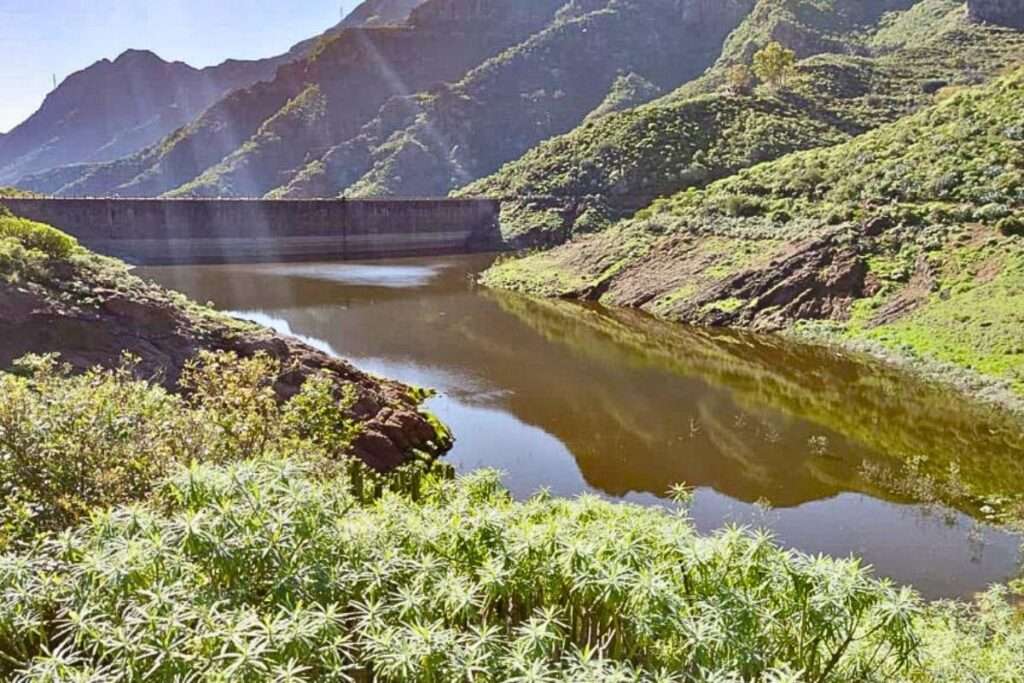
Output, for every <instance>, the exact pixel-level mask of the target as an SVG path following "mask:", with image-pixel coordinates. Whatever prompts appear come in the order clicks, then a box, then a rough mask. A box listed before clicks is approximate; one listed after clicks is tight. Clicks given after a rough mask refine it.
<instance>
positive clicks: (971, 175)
mask: <svg viewBox="0 0 1024 683" xmlns="http://www.w3.org/2000/svg"><path fill="white" fill-rule="evenodd" d="M1010 35H1011V34H1009V33H1004V34H1003V38H1004V41H1005V40H1007V39H1009V36H1010ZM1018 46H1019V43H1018ZM1017 54H1018V61H1017V63H1018V64H1020V61H1019V56H1020V54H1022V53H1020V52H1018V53H1017ZM1021 111H1024V68H1016V69H1015V70H1012V71H1010V72H1009V73H1008V74H1007V75H1006V76H1003V77H1001V78H997V79H995V80H994V81H993V82H991V83H990V84H988V85H981V86H973V87H972V86H960V87H956V88H951V89H947V90H945V91H944V92H940V95H939V97H938V98H937V101H936V102H935V103H933V104H932V105H930V106H928V107H925V108H923V109H922V110H920V111H919V112H918V113H916V114H913V115H911V116H907V117H903V118H901V119H899V120H898V121H896V122H894V123H891V124H887V125H884V126H882V127H880V128H878V129H876V130H873V131H871V132H868V133H865V134H863V135H859V136H856V137H854V138H852V139H850V140H849V141H847V142H845V143H842V144H839V145H834V146H829V147H822V148H819V149H812V150H807V151H801V152H796V153H793V154H789V155H786V156H783V157H781V158H780V159H778V160H776V161H773V162H770V163H765V164H760V165H757V166H753V167H752V168H748V169H745V170H742V171H739V172H738V173H735V174H733V175H731V176H730V177H728V178H725V179H722V180H719V181H717V182H714V183H712V184H710V185H708V186H707V187H705V188H704V189H700V190H697V189H689V190H686V191H684V192H680V193H678V194H676V195H674V196H672V197H671V198H669V199H665V200H661V201H658V202H655V203H654V204H653V205H651V206H649V207H648V208H646V209H644V210H643V211H640V212H639V213H638V214H637V215H636V216H635V217H634V218H633V219H631V220H627V221H622V222H619V223H618V224H616V225H615V226H614V227H612V228H610V229H608V230H604V231H602V232H599V233H596V234H591V235H581V236H578V237H576V238H574V239H572V240H570V241H569V242H568V243H566V244H565V245H564V246H561V247H558V248H556V249H554V250H551V251H548V252H542V253H539V254H536V255H533V256H529V257H526V258H524V259H520V260H513V261H510V262H506V263H503V264H501V265H499V266H498V267H497V268H495V269H494V270H492V271H491V272H490V273H488V274H487V275H486V277H485V281H486V282H487V283H488V284H491V285H494V286H503V287H508V288H513V289H518V290H521V291H531V292H534V293H541V294H548V295H557V296H562V297H576V298H584V299H599V300H601V301H603V302H606V303H609V304H614V305H621V306H629V307H635V308H641V309H643V310H645V311H648V312H650V313H652V314H655V315H658V316H661V317H664V318H667V319H670V320H674V321H680V322H686V323H691V324H697V325H710V326H718V325H728V326H735V327H745V328H752V329H758V330H771V331H777V330H788V331H791V332H798V333H801V334H804V335H809V336H812V337H815V338H825V339H827V340H830V341H838V342H840V343H843V344H847V345H851V346H855V347H857V348H867V349H869V350H873V351H875V352H877V353H880V354H883V355H885V356H886V357H888V358H902V359H904V360H907V361H908V362H912V363H914V365H915V366H916V367H919V368H922V369H924V370H926V371H929V372H934V373H936V374H938V375H939V376H941V377H943V378H944V379H947V380H951V381H953V382H954V383H957V384H959V385H960V386H963V387H965V388H969V389H970V390H971V391H972V393H974V394H975V395H977V396H981V395H988V396H989V397H994V398H997V399H999V400H1002V401H1004V402H1011V403H1014V402H1015V404H1016V405H1018V406H1020V405H1022V398H1024V318H1022V316H1021V311H1024V126H1022V120H1021V117H1020V112H1021Z"/></svg>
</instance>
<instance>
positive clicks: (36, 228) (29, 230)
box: [0, 212, 78, 259]
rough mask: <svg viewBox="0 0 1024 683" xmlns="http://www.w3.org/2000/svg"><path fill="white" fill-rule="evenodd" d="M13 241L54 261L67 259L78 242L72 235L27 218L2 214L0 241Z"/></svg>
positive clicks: (0, 218)
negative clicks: (5, 239) (6, 239)
mask: <svg viewBox="0 0 1024 683" xmlns="http://www.w3.org/2000/svg"><path fill="white" fill-rule="evenodd" d="M4 238H8V239H13V240H15V241H17V242H19V243H20V244H21V245H22V246H24V247H25V248H26V249H32V250H35V251H38V252H41V253H43V254H45V255H46V256H47V257H49V258H52V259H61V258H67V257H68V256H69V255H70V254H71V252H72V251H74V249H75V247H77V246H78V242H77V241H76V240H75V238H73V237H71V236H70V235H66V234H65V233H63V232H61V231H60V230H57V229H56V228H51V227H50V226H48V225H44V224H42V223H36V222H35V221H30V220H27V219H25V218H18V217H16V216H13V215H11V214H10V212H5V213H0V239H4Z"/></svg>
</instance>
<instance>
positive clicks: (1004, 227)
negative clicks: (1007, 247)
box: [996, 214, 1024, 237]
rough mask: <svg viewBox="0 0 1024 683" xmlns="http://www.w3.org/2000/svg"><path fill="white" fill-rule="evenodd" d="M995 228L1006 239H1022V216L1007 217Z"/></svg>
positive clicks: (1023, 232) (1023, 220) (1023, 221)
mask: <svg viewBox="0 0 1024 683" xmlns="http://www.w3.org/2000/svg"><path fill="white" fill-rule="evenodd" d="M996 228H998V229H999V232H1001V233H1003V234H1004V235H1006V236H1007V237H1024V215H1020V214H1018V215H1016V216H1007V217H1006V218H1003V219H1002V220H1000V221H999V222H998V223H997V224H996Z"/></svg>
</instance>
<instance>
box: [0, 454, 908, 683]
mask: <svg viewBox="0 0 1024 683" xmlns="http://www.w3.org/2000/svg"><path fill="white" fill-rule="evenodd" d="M348 484H349V482H348V481H347V479H346V475H345V474H340V475H338V476H337V477H334V478H328V479H326V480H324V479H321V478H319V477H317V476H316V475H315V474H314V473H313V472H312V471H311V470H310V468H308V467H304V466H302V465H299V464H297V463H295V462H284V461H273V460H270V461H260V462H247V463H244V464H240V465H234V466H229V467H227V468H223V469H221V468H216V467H199V466H197V467H193V468H191V469H189V470H188V471H186V472H182V473H180V474H178V475H176V476H175V477H173V478H171V479H170V480H169V481H168V482H167V483H166V484H165V485H163V486H162V487H161V488H160V489H159V490H158V491H157V492H156V495H155V500H154V503H153V505H152V506H151V507H149V508H133V509H128V510H120V511H116V512H111V513H102V514H97V515H95V516H94V517H93V519H92V521H91V524H89V525H88V526H87V527H85V528H83V529H82V530H80V531H78V532H75V533H71V534H67V535H64V536H62V537H60V538H58V539H54V540H52V541H50V542H48V543H46V544H44V545H41V546H40V547H39V548H38V549H37V550H35V551H34V552H32V553H29V554H26V555H23V556H21V557H7V558H4V559H3V560H2V563H0V586H2V590H3V594H4V595H5V596H6V599H5V601H4V604H3V605H2V606H0V650H2V651H3V652H4V653H5V655H7V656H8V657H10V661H12V662H17V663H19V664H20V663H23V662H26V663H29V668H28V669H27V671H26V673H25V676H24V680H57V679H67V678H68V677H79V678H80V679H82V680H84V679H85V678H86V677H87V676H94V678H93V679H92V680H105V677H104V675H103V674H104V673H106V674H108V675H109V676H110V679H111V680H113V679H114V674H115V672H116V673H117V674H118V675H119V676H121V677H123V679H126V680H143V679H145V680H167V681H170V680H180V679H182V678H186V677H190V676H195V675H197V674H201V675H202V677H203V678H204V680H232V681H246V680H252V681H256V680H273V679H277V680H370V679H373V680H381V681H455V680H479V681H486V680H518V681H550V680H594V681H608V680H622V681H636V680H687V679H690V680H706V679H709V678H710V679H715V680H738V679H741V678H742V679H745V680H746V679H764V680H807V681H825V680H833V681H846V680H879V681H882V680H892V679H893V677H895V676H897V675H901V674H903V673H905V672H906V671H907V670H908V667H909V666H910V665H911V664H912V660H913V656H914V653H915V651H916V648H917V646H918V640H917V635H916V633H915V631H914V629H913V622H914V620H915V619H916V618H917V617H918V615H919V614H920V610H921V607H920V605H919V603H918V601H917V599H916V598H915V597H914V596H913V594H912V593H911V592H909V591H907V590H902V591H897V590H894V589H892V588H891V587H889V586H887V585H885V584H882V583H878V582H875V581H873V580H871V579H870V578H869V577H868V575H867V573H866V572H865V571H864V569H863V568H862V567H861V566H860V565H859V563H857V562H856V561H853V560H848V561H834V560H830V559H823V558H812V557H805V556H802V555H798V554H791V553H787V552H785V551H782V550H779V549H778V548H776V547H775V546H774V545H773V544H772V543H771V542H770V539H769V538H768V537H766V536H765V535H762V534H747V533H745V532H743V531H740V530H735V529H732V530H726V531H723V532H720V533H718V534H717V535H715V536H713V537H708V538H702V537H699V536H697V535H696V534H695V532H694V530H693V528H692V526H691V525H690V524H689V522H688V521H687V520H686V519H685V518H683V517H680V516H672V515H669V514H667V513H664V512H662V511H658V510H653V509H644V508H639V507H633V506H628V505H613V504H609V503H605V502H602V501H599V500H598V499H595V498H584V499H580V500H577V501H566V500H555V499H551V498H548V497H545V496H541V497H538V498H536V499H534V500H531V501H529V502H527V503H516V502H513V501H512V500H511V499H510V498H509V496H508V495H507V494H506V493H505V492H504V491H503V490H502V489H501V487H500V485H499V483H498V478H497V476H496V475H494V474H479V475H475V476H473V477H470V478H467V479H463V480H461V481H458V482H451V481H447V480H445V479H444V478H442V477H427V478H426V479H425V480H424V486H423V488H422V489H421V490H420V496H419V500H418V501H416V500H414V499H413V497H411V496H407V495H400V494H392V493H386V494H385V495H384V496H383V497H382V498H381V499H380V500H378V501H376V502H373V503H370V504H363V503H361V502H360V501H359V499H357V498H355V497H353V496H352V495H351V494H350V493H349V491H350V486H349V485H348ZM33 655H35V657H34V658H33V657H32V656H33ZM796 671H801V672H802V673H801V674H799V675H797V674H796V673H795V672H796ZM288 672H290V675H291V676H292V678H290V679H288V678H287V675H288Z"/></svg>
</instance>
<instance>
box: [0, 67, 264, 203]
mask: <svg viewBox="0 0 1024 683" xmlns="http://www.w3.org/2000/svg"><path fill="white" fill-rule="evenodd" d="M283 59H284V58H283V57H281V58H276V59H267V60H259V61H249V62H246V61H228V62H224V63H223V64H221V65H219V66H215V67H209V68H206V69H195V68H193V67H191V66H189V65H187V64H184V63H181V62H167V61H164V60H162V59H160V58H159V57H158V56H156V55H155V54H153V53H152V52H148V51H144V50H129V51H128V52H125V53H124V54H122V55H121V56H120V57H118V58H117V59H115V60H114V61H110V60H107V59H104V60H101V61H99V62H96V63H95V64H93V65H92V66H90V67H88V68H87V69H84V70H82V71H79V72H77V73H74V74H72V75H71V76H69V77H68V78H67V79H65V80H64V81H63V82H62V83H61V84H60V85H59V86H58V87H57V89H56V90H54V91H53V92H51V93H50V94H49V95H47V97H46V99H45V101H44V102H43V105H42V107H40V109H39V110H38V111H37V112H36V113H34V114H33V115H32V116H31V117H29V118H28V119H27V120H26V121H25V122H24V123H22V124H21V125H19V126H17V127H16V128H14V129H13V130H11V131H10V132H9V133H8V134H7V135H5V136H4V137H3V138H0V183H2V182H14V181H16V180H18V179H19V178H21V177H22V176H25V175H28V174H31V173H34V172H38V171H42V170H47V169H50V168H53V167H56V166H62V165H65V164H72V163H81V162H101V161H110V160H113V159H116V158H118V157H121V156H124V155H125V154H130V153H132V152H134V151H136V150H138V149H140V148H141V147H144V146H146V145H148V144H152V143H153V142H154V141H156V140H159V139H160V138H161V137H163V136H164V135H166V134H168V133H169V132H170V131H173V130H174V129H176V128H178V127H180V126H182V125H184V124H186V123H188V122H189V121H191V120H192V119H193V118H194V117H196V116H197V115H198V114H199V113H200V112H201V111H202V110H203V109H205V108H206V107H207V106H209V105H210V104H211V103H212V102H214V101H216V100H217V99H218V98H220V97H221V96H223V95H224V94H225V93H226V92H227V91H229V90H231V89H233V88H237V87H241V86H247V85H250V84H252V83H254V82H256V81H258V80H262V79H266V78H270V77H272V76H273V74H274V70H275V69H276V68H277V66H278V65H280V64H281V63H282V61H283Z"/></svg>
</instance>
